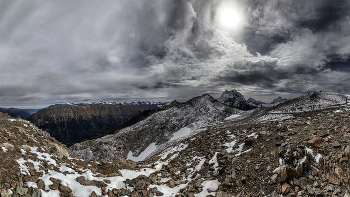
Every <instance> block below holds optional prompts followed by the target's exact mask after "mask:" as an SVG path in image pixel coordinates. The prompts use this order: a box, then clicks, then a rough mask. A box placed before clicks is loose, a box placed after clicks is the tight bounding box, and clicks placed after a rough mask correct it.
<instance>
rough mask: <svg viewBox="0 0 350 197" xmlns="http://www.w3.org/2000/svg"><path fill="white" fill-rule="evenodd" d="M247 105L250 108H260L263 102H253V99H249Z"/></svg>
mask: <svg viewBox="0 0 350 197" xmlns="http://www.w3.org/2000/svg"><path fill="white" fill-rule="evenodd" d="M247 103H248V105H250V106H252V107H262V106H263V104H265V103H264V102H262V101H257V100H255V99H253V98H249V99H248V100H247Z"/></svg>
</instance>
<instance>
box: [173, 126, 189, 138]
mask: <svg viewBox="0 0 350 197" xmlns="http://www.w3.org/2000/svg"><path fill="white" fill-rule="evenodd" d="M189 134H191V129H190V128H188V127H184V128H181V129H180V130H178V131H177V132H175V133H174V134H173V137H171V138H170V140H169V141H173V140H176V139H179V138H182V137H185V136H187V135H189Z"/></svg>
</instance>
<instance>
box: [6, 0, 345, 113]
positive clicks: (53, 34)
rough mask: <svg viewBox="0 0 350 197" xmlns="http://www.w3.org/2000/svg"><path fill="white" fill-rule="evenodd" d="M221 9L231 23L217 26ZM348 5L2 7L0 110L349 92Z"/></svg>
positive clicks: (251, 2)
mask: <svg viewBox="0 0 350 197" xmlns="http://www.w3.org/2000/svg"><path fill="white" fill-rule="evenodd" d="M223 7H232V10H233V11H236V12H237V13H238V14H239V17H241V18H240V20H239V21H240V24H239V25H235V26H233V27H230V28H227V27H224V26H223V25H222V24H221V23H220V20H222V19H220V17H219V16H220V12H222V8H223ZM349 8H350V6H349V3H348V1H346V0H340V1H337V2H334V1H331V0H321V1H320V0H309V1H307V2H305V1H302V0H296V1H293V2H291V1H289V0H262V1H261V0H245V1H238V0H220V1H203V0H166V1H163V0H147V1H141V0H133V1H128V0H120V1H104V2H103V3H101V2H96V1H86V0H84V1H74V2H71V1H68V0H62V1H43V0H33V1H24V0H14V1H2V2H0V42H1V45H0V56H1V57H2V58H0V69H1V72H0V78H1V82H0V105H2V106H35V105H37V106H39V104H40V105H47V104H52V103H59V102H80V101H89V100H92V101H96V100H170V99H178V100H186V99H189V98H191V97H193V96H198V95H200V94H202V93H211V94H214V95H217V94H219V93H221V92H222V91H223V90H225V89H232V88H235V89H238V90H240V91H242V92H243V93H246V94H248V93H249V94H250V95H251V96H255V97H257V98H259V96H263V95H274V94H289V95H290V96H291V95H292V94H294V95H298V94H301V93H303V92H307V91H311V90H324V91H327V90H336V91H343V92H344V91H349V89H348V87H347V84H348V82H349V71H350V69H349V67H348V66H349V54H350V36H349V35H350V34H349V33H350V17H349V13H348V10H349ZM238 14H237V15H238Z"/></svg>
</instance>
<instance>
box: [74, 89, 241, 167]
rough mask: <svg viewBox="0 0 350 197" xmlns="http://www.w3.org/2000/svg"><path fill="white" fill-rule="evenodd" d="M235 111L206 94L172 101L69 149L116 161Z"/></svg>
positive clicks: (85, 156)
mask: <svg viewBox="0 0 350 197" xmlns="http://www.w3.org/2000/svg"><path fill="white" fill-rule="evenodd" d="M237 113H239V110H237V109H234V108H231V107H229V106H226V105H223V104H222V103H220V102H218V101H217V100H215V99H214V98H212V97H211V96H210V95H203V96H201V97H197V98H193V99H191V100H189V101H188V102H185V103H175V104H173V106H172V107H170V108H169V109H166V110H163V111H159V112H157V113H154V114H152V115H151V116H149V117H147V118H146V119H144V120H142V121H140V122H138V123H136V124H134V125H132V126H130V127H127V128H125V129H122V130H120V131H119V132H118V133H116V134H112V135H107V136H105V137H102V138H99V139H95V140H90V141H86V142H82V143H79V144H74V145H73V146H72V147H71V148H70V150H71V151H72V152H73V153H75V154H76V155H79V156H80V157H82V158H84V159H94V160H105V161H110V160H116V159H119V158H126V157H127V156H128V155H129V158H131V157H137V156H139V155H140V154H141V153H142V152H143V151H144V150H145V149H146V148H148V147H149V146H153V147H155V146H159V145H161V144H163V143H165V142H167V141H169V140H170V139H171V138H172V137H173V134H174V133H175V132H177V131H179V130H180V129H182V128H184V127H188V129H187V131H188V134H190V133H191V131H190V130H192V133H193V132H196V131H198V130H199V129H200V127H201V126H204V125H207V124H212V123H214V122H215V121H221V120H223V119H224V118H226V117H227V116H229V115H231V114H237Z"/></svg>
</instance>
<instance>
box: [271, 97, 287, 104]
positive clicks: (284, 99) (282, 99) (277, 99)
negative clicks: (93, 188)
mask: <svg viewBox="0 0 350 197" xmlns="http://www.w3.org/2000/svg"><path fill="white" fill-rule="evenodd" d="M288 100H290V99H287V98H282V97H278V98H276V99H274V100H273V101H272V102H271V104H273V105H278V104H280V103H284V102H286V101H288Z"/></svg>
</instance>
